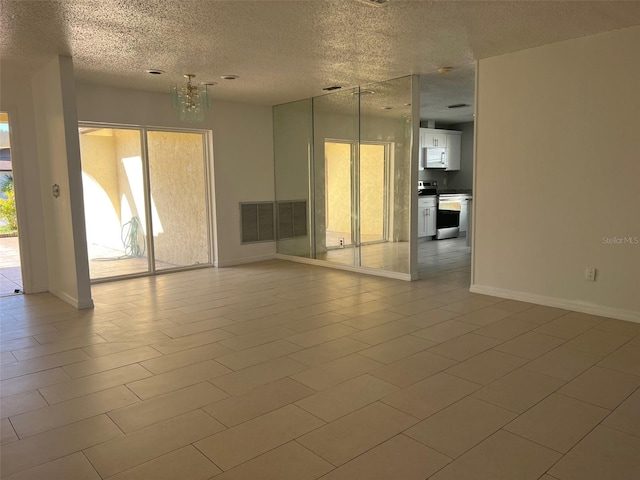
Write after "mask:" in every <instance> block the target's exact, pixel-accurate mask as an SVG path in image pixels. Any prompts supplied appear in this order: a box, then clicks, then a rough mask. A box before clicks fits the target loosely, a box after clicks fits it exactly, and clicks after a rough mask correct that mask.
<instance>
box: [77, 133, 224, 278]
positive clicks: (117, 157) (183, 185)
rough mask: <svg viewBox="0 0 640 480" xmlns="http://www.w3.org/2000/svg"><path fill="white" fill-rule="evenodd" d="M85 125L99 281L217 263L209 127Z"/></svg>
mask: <svg viewBox="0 0 640 480" xmlns="http://www.w3.org/2000/svg"><path fill="white" fill-rule="evenodd" d="M79 133H80V152H81V159H82V181H83V189H84V203H85V221H86V232H87V249H88V254H89V271H90V277H91V280H92V281H96V280H104V279H112V278H118V277H127V276H133V275H148V274H154V273H156V272H160V271H166V270H171V269H184V268H192V267H197V266H201V265H211V264H212V258H211V250H212V249H211V241H210V238H211V234H210V232H211V228H210V213H209V207H208V204H209V189H208V185H209V180H208V178H209V173H208V164H209V162H208V158H209V157H208V148H207V144H208V143H207V141H206V138H207V137H206V135H207V133H206V132H203V131H170V130H160V129H151V128H149V129H147V128H138V127H126V126H108V125H95V124H81V125H80V128H79Z"/></svg>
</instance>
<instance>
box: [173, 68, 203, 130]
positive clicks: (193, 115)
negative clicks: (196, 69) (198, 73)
mask: <svg viewBox="0 0 640 480" xmlns="http://www.w3.org/2000/svg"><path fill="white" fill-rule="evenodd" d="M183 76H184V78H186V79H187V84H186V85H185V86H184V87H178V86H177V85H174V86H173V87H171V102H172V103H173V106H174V108H176V110H178V115H179V116H180V120H182V121H184V122H202V121H203V120H204V111H205V110H206V109H208V108H209V107H210V106H211V96H210V95H209V91H208V89H207V84H200V85H194V84H193V83H192V80H193V79H194V78H195V75H194V74H193V73H185V74H184V75H183Z"/></svg>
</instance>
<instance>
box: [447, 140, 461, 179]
mask: <svg viewBox="0 0 640 480" xmlns="http://www.w3.org/2000/svg"><path fill="white" fill-rule="evenodd" d="M446 137H447V153H446V155H445V159H446V161H445V167H444V169H445V170H460V150H461V148H460V147H461V144H462V132H453V131H449V132H447V135H446Z"/></svg>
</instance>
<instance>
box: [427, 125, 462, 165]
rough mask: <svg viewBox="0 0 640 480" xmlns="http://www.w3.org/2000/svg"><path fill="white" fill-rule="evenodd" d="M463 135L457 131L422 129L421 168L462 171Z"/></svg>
mask: <svg viewBox="0 0 640 480" xmlns="http://www.w3.org/2000/svg"><path fill="white" fill-rule="evenodd" d="M461 135H462V132H458V131H455V130H440V129H434V128H421V129H420V156H419V167H420V168H422V169H424V168H438V169H444V170H445V171H450V170H460V151H461Z"/></svg>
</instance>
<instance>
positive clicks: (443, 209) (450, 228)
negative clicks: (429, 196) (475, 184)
mask: <svg viewBox="0 0 640 480" xmlns="http://www.w3.org/2000/svg"><path fill="white" fill-rule="evenodd" d="M466 199H467V196H466V195H460V194H441V195H438V211H437V214H436V237H435V238H436V240H441V239H444V238H456V237H459V236H460V212H461V210H462V203H463V202H464V201H466Z"/></svg>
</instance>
